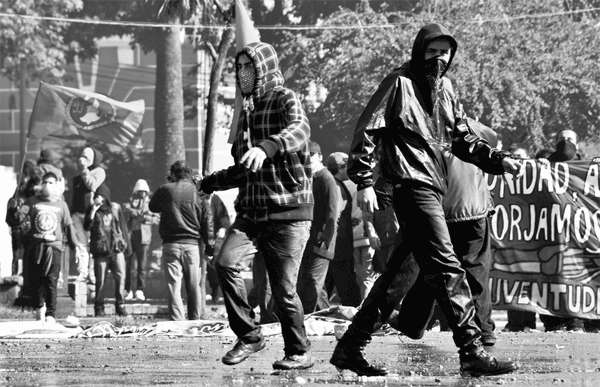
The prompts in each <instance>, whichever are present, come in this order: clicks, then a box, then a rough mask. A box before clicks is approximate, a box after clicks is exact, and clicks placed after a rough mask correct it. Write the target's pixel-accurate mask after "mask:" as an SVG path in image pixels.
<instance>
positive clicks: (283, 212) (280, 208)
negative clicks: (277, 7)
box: [200, 42, 313, 221]
mask: <svg viewBox="0 0 600 387" xmlns="http://www.w3.org/2000/svg"><path fill="white" fill-rule="evenodd" d="M242 54H246V55H248V57H249V58H250V59H251V60H252V62H253V64H254V68H255V71H256V78H255V79H256V81H255V82H256V83H255V87H254V91H253V92H252V94H251V95H248V96H245V100H244V111H242V113H241V114H240V117H239V120H238V125H237V133H236V136H235V141H234V143H233V147H232V149H231V153H232V155H233V158H234V161H235V165H233V166H231V167H229V168H227V169H224V170H221V171H217V172H215V173H213V174H211V175H209V176H207V177H205V178H204V179H203V180H202V182H201V183H200V188H201V189H202V190H203V191H204V192H207V193H210V192H213V191H215V190H226V189H230V188H235V187H237V188H239V194H238V197H237V199H236V206H235V207H236V210H237V212H238V215H240V216H244V217H247V218H250V219H252V220H255V221H261V220H267V219H281V220H311V219H312V211H313V196H312V172H311V169H310V153H309V149H308V142H309V138H310V126H309V123H308V119H307V118H306V114H305V113H304V109H303V108H302V105H301V103H300V100H299V99H298V97H297V96H296V94H295V93H294V92H293V91H292V90H290V89H287V88H285V87H284V86H283V83H284V79H283V75H282V73H281V71H280V69H279V62H278V59H277V53H276V52H275V50H274V48H273V47H272V46H271V45H269V44H266V43H262V42H259V43H250V44H249V45H247V46H245V47H244V48H243V49H242V51H240V53H238V56H239V55H242ZM257 146H258V147H260V148H261V149H262V150H264V152H265V153H266V155H267V159H266V160H265V162H264V163H263V166H262V167H261V168H260V169H259V170H258V171H257V172H255V173H254V172H251V171H250V170H248V169H246V168H245V167H244V166H243V165H241V164H239V161H240V159H241V157H242V156H243V155H244V154H245V153H246V152H247V151H248V149H250V147H257Z"/></svg>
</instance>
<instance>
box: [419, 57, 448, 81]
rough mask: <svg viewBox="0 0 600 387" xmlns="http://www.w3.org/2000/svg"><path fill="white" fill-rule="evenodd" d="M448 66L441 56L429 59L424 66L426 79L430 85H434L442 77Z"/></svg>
mask: <svg viewBox="0 0 600 387" xmlns="http://www.w3.org/2000/svg"><path fill="white" fill-rule="evenodd" d="M447 67H448V64H447V63H446V62H444V61H443V60H441V59H439V58H430V59H427V60H426V61H425V63H424V66H423V74H424V75H425V79H426V80H427V82H428V83H429V84H430V85H434V84H435V82H436V81H437V80H438V79H440V78H441V77H442V74H444V72H445V71H446V68H447Z"/></svg>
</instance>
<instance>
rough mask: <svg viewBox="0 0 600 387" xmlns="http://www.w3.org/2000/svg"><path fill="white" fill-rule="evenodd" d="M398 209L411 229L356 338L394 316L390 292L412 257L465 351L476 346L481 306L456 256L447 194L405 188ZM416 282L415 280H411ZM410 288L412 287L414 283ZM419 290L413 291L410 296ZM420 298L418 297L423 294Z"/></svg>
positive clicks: (357, 321)
mask: <svg viewBox="0 0 600 387" xmlns="http://www.w3.org/2000/svg"><path fill="white" fill-rule="evenodd" d="M394 209H395V211H396V216H397V217H398V220H399V221H400V223H401V224H405V225H406V229H405V230H404V235H405V239H404V242H403V243H402V244H401V245H399V246H398V247H397V248H396V250H395V252H394V254H393V256H392V258H391V259H390V262H389V263H388V266H387V267H386V270H385V272H384V273H383V275H381V276H380V277H379V278H378V279H377V281H375V284H374V285H373V288H372V289H371V291H370V292H369V295H368V296H367V298H366V299H365V301H364V302H363V305H362V307H361V308H360V309H359V311H358V313H357V314H356V315H355V317H354V319H353V321H352V324H351V326H350V327H349V329H348V330H349V332H350V334H353V333H354V334H357V335H362V338H360V337H359V339H362V340H368V339H369V338H370V335H371V333H372V332H373V331H374V330H375V329H376V328H377V325H378V322H379V321H385V320H386V319H387V318H388V317H389V314H390V313H391V311H392V309H393V306H394V302H395V301H396V300H397V298H391V297H398V294H393V293H394V292H389V290H390V286H391V284H392V283H393V282H394V279H395V277H396V274H397V273H398V272H400V271H402V270H403V268H406V267H407V265H410V263H409V260H408V259H407V257H409V255H410V254H411V253H412V254H413V256H414V257H415V260H416V262H417V264H418V267H419V270H420V274H419V275H420V278H419V279H418V280H417V282H416V283H417V284H421V286H422V288H423V289H422V290H424V291H426V292H430V293H431V294H433V296H434V297H435V300H436V301H437V303H438V305H440V308H441V310H442V312H443V313H444V315H445V316H446V318H447V321H448V324H449V325H450V328H451V329H452V331H453V339H454V343H455V344H456V346H457V347H459V348H464V347H467V346H469V345H471V344H473V343H474V342H475V341H476V340H477V339H478V338H479V336H480V335H481V331H480V329H479V327H478V326H477V324H476V322H475V307H474V303H473V299H472V296H471V289H470V287H469V283H468V282H467V276H466V274H465V271H464V270H463V269H462V267H461V264H460V262H459V260H458V259H457V257H456V254H455V253H454V249H453V246H452V242H451V240H450V233H449V231H448V226H447V224H446V219H445V216H444V210H443V208H442V195H441V193H439V192H437V191H435V190H433V189H431V188H429V187H426V186H422V185H404V186H401V187H396V188H395V189H394ZM409 278H410V277H409ZM405 289H411V288H410V287H409V285H407V286H406V288H405ZM413 291H414V292H416V291H418V289H414V288H412V289H411V290H410V292H413ZM417 294H418V293H417Z"/></svg>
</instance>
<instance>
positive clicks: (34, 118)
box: [28, 82, 145, 147]
mask: <svg viewBox="0 0 600 387" xmlns="http://www.w3.org/2000/svg"><path fill="white" fill-rule="evenodd" d="M144 109H145V106H144V100H141V99H140V100H136V101H132V102H121V101H117V100H114V99H112V98H109V97H107V96H105V95H102V94H98V93H93V92H90V91H84V90H79V89H73V88H71V87H65V86H59V85H50V84H48V83H45V82H41V83H40V87H39V89H38V92H37V96H36V97H35V103H34V105H33V111H32V113H31V118H30V120H29V132H28V136H29V137H33V138H44V137H48V136H50V137H58V138H66V139H86V140H92V141H101V142H105V143H110V144H115V145H119V146H122V147H125V146H128V145H129V144H130V143H132V141H133V140H134V139H136V138H138V128H139V126H140V124H141V122H142V118H143V116H144Z"/></svg>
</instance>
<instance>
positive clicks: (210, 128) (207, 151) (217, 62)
mask: <svg viewBox="0 0 600 387" xmlns="http://www.w3.org/2000/svg"><path fill="white" fill-rule="evenodd" d="M230 15H231V11H230V12H228V14H224V16H225V18H226V19H227V22H228V24H229V23H230V22H231V16H230ZM234 38H235V33H234V30H233V28H231V27H229V28H226V29H225V30H223V33H222V35H221V39H220V41H219V46H218V48H217V49H216V50H215V49H214V47H213V46H212V45H209V46H208V47H210V53H211V56H212V59H213V66H212V68H211V71H210V88H209V91H208V101H207V105H206V131H205V135H204V152H203V157H204V160H203V163H202V167H203V174H204V175H206V174H208V173H210V172H212V171H213V169H214V168H213V154H214V147H215V140H216V130H217V127H216V126H217V107H218V95H219V84H220V83H221V78H222V76H223V69H224V67H225V62H226V60H227V54H228V52H229V49H230V48H231V44H232V43H233V39H234Z"/></svg>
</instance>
